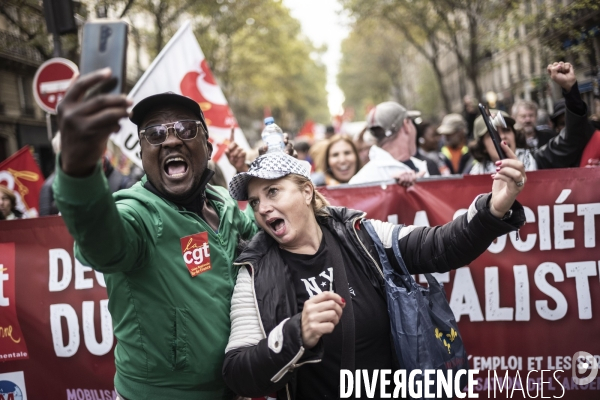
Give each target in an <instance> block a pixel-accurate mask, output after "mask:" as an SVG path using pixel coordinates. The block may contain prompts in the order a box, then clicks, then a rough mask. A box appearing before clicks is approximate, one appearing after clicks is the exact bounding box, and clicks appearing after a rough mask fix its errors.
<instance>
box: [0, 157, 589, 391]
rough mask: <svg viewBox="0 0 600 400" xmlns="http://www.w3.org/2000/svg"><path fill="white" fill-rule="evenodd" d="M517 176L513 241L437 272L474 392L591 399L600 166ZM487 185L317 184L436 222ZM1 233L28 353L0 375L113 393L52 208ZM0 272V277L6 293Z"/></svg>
mask: <svg viewBox="0 0 600 400" xmlns="http://www.w3.org/2000/svg"><path fill="white" fill-rule="evenodd" d="M528 178H529V180H528V182H527V185H526V187H525V190H524V191H523V193H522V194H521V195H520V196H519V201H520V202H521V203H522V204H523V205H524V206H525V207H526V208H525V210H526V216H527V221H528V223H527V224H526V225H525V226H524V227H523V228H522V229H521V230H520V232H519V240H517V237H516V234H511V235H507V236H505V237H503V238H500V239H499V240H498V241H497V243H496V244H494V245H493V246H491V247H490V249H489V250H488V251H486V252H485V253H484V254H483V255H482V256H481V257H479V258H478V259H477V260H475V261H474V262H472V263H471V264H470V265H468V266H466V267H463V268H461V269H459V270H457V271H453V272H451V273H450V274H447V275H441V276H439V279H440V280H442V281H445V282H446V293H447V295H448V298H449V299H450V304H451V306H452V308H453V310H454V313H455V315H456V316H457V317H459V318H460V322H459V326H460V329H461V334H462V336H463V340H464V342H465V347H466V349H467V352H468V353H469V354H470V362H471V368H474V369H480V370H481V372H480V373H479V374H478V375H476V378H478V380H479V384H478V386H477V387H476V388H475V390H476V392H478V393H479V398H482V399H485V398H514V399H529V398H534V397H535V393H536V391H537V393H538V396H537V397H538V398H541V397H542V395H543V396H544V397H545V398H548V397H552V396H556V398H562V399H567V400H587V399H590V400H591V399H597V398H598V397H599V394H600V392H599V388H600V385H599V384H598V383H599V379H598V378H596V379H594V380H592V381H591V383H589V384H585V385H576V384H574V382H573V381H572V379H571V376H572V369H573V368H572V367H573V365H575V366H576V367H580V366H582V363H581V362H578V363H573V362H572V359H571V358H572V356H573V354H574V353H575V352H577V351H586V352H588V353H590V354H591V355H593V356H596V358H597V359H599V358H600V341H598V340H597V337H598V334H599V333H600V326H599V325H598V323H597V322H595V320H594V313H598V312H599V311H600V309H599V307H600V302H599V299H600V280H599V271H598V268H599V260H600V256H599V252H598V250H597V249H598V243H597V241H596V237H597V236H598V235H597V234H596V233H597V232H598V227H597V225H596V222H597V223H598V224H600V221H598V218H597V217H596V216H597V215H599V214H600V192H598V191H597V190H595V188H596V187H597V185H598V182H599V181H600V169H593V168H592V169H572V170H551V171H538V172H535V173H529V174H528ZM490 189H491V179H490V178H489V177H488V176H473V177H464V178H462V179H456V180H441V181H428V182H419V183H418V184H417V185H416V186H415V187H413V188H410V189H408V190H407V189H404V188H401V187H398V186H397V185H387V186H385V187H381V186H380V185H376V186H370V187H350V188H343V189H332V190H323V193H324V194H325V195H326V196H327V197H328V198H329V199H330V200H331V201H332V203H334V204H338V205H341V204H343V205H345V206H348V207H351V208H356V209H362V210H365V211H367V212H368V216H369V217H371V218H377V219H382V220H391V221H394V222H395V221H397V222H400V223H407V224H413V223H415V222H416V223H417V224H420V225H436V224H442V223H445V222H448V221H450V220H451V219H452V218H453V217H454V215H455V214H458V213H460V212H462V211H461V210H466V209H467V208H468V207H469V205H470V203H471V202H472V201H473V199H474V198H475V196H476V195H478V194H480V193H487V192H489V191H490ZM0 243H3V244H10V245H9V246H14V249H15V256H14V258H15V266H16V267H15V275H16V278H15V281H14V282H15V285H16V291H15V299H16V318H17V320H18V323H19V325H20V328H21V331H22V335H23V338H24V340H25V342H26V343H27V350H28V356H29V359H27V360H14V359H13V360H8V361H5V362H0V381H2V380H5V379H4V378H5V377H13V376H21V375H22V376H23V379H21V381H22V382H24V383H19V386H21V387H20V389H21V391H24V390H25V388H24V385H25V383H26V384H27V387H26V391H27V394H28V395H29V396H30V397H31V398H32V399H38V398H49V399H57V400H59V399H67V400H70V399H102V400H105V399H112V398H113V396H114V393H113V383H112V382H113V376H114V364H113V356H112V349H113V345H114V342H113V336H112V334H110V332H111V329H112V326H111V323H110V318H108V314H107V309H106V305H107V300H106V299H107V294H106V290H105V288H104V287H103V283H104V282H103V279H102V275H100V274H96V273H95V272H93V271H92V270H91V269H89V267H86V266H83V265H81V264H80V263H79V262H77V261H76V260H75V259H74V258H73V252H72V246H73V240H72V239H71V237H70V236H69V235H68V232H67V230H66V228H65V227H64V225H63V223H62V220H61V219H60V217H48V218H39V219H29V220H20V221H0ZM2 249H4V247H3V248H2ZM2 254H4V251H3V252H2ZM0 263H4V261H0ZM11 279H12V278H11ZM7 282H8V281H0V284H4V294H5V295H6V293H7V291H6V290H7V289H6V288H7V286H6V285H7ZM0 310H1V311H0V315H2V314H4V313H5V308H3V307H0ZM14 332H15V331H14V330H13V336H14ZM15 338H16V336H15ZM0 340H1V339H0ZM0 343H2V342H0ZM2 349H3V347H2ZM576 369H577V368H576ZM559 370H562V371H563V372H559ZM542 371H543V372H542ZM576 372H577V373H578V374H579V376H585V375H589V373H590V371H587V372H586V371H584V372H585V373H584V372H581V373H579V371H576ZM488 373H489V375H488ZM19 374H21V375H19ZM494 374H495V375H496V377H497V379H496V382H495V384H494ZM554 374H556V375H554ZM488 376H489V377H490V379H491V384H490V385H488V384H487V383H488ZM11 379H14V378H11ZM21 381H20V382H21ZM515 382H516V385H515ZM542 382H543V383H542ZM500 384H502V385H503V388H502V391H500ZM494 386H495V387H496V389H495V394H494ZM488 388H489V390H490V391H489V392H488ZM542 388H543V393H541V389H542ZM563 391H564V396H561V395H562V394H563ZM24 398H25V399H26V397H24Z"/></svg>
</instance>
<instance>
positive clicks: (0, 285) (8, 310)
mask: <svg viewBox="0 0 600 400" xmlns="http://www.w3.org/2000/svg"><path fill="white" fill-rule="evenodd" d="M0 307H2V313H0V344H1V346H0V362H2V361H10V360H22V359H27V358H28V357H29V356H28V355H27V345H26V344H25V339H24V338H23V333H22V332H21V326H20V325H19V321H18V320H17V306H16V299H15V245H14V243H0Z"/></svg>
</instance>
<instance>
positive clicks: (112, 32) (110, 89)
mask: <svg viewBox="0 0 600 400" xmlns="http://www.w3.org/2000/svg"><path fill="white" fill-rule="evenodd" d="M127 32H128V25H127V23H126V22H124V21H110V20H99V21H93V22H86V23H85V25H84V26H83V41H82V46H81V60H80V63H79V70H80V72H81V75H84V74H87V73H90V72H93V71H95V70H98V69H102V68H106V67H109V68H110V69H111V71H112V76H111V79H110V80H109V81H107V82H104V83H102V84H99V85H97V86H95V87H93V88H92V89H90V90H89V91H88V93H87V94H86V97H91V96H94V95H97V94H101V93H109V94H120V93H124V91H125V70H126V69H125V68H126V64H127V63H126V61H127Z"/></svg>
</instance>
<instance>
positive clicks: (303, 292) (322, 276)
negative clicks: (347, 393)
mask: <svg viewBox="0 0 600 400" xmlns="http://www.w3.org/2000/svg"><path fill="white" fill-rule="evenodd" d="M321 229H322V231H323V239H322V240H321V245H320V247H319V250H317V252H316V253H315V254H313V255H306V254H294V253H290V252H287V251H285V250H281V255H282V257H283V259H284V260H285V262H286V264H287V266H288V268H289V269H290V272H291V275H292V279H293V281H294V286H295V288H296V297H297V299H298V311H299V312H302V309H303V308H304V302H305V301H306V300H308V299H309V298H311V297H313V296H316V295H317V294H319V293H321V292H324V291H327V290H330V287H332V288H333V291H334V292H335V288H336V283H335V282H333V262H332V260H331V251H330V249H331V247H332V246H338V247H339V248H340V252H341V254H342V258H343V262H344V266H345V268H346V275H347V277H348V284H349V290H350V295H351V297H352V306H353V308H354V321H355V322H354V326H355V330H356V331H355V340H356V343H355V368H356V369H366V370H369V371H370V372H369V376H372V370H374V369H384V368H385V369H392V345H391V341H390V320H389V316H388V313H387V304H386V300H385V298H384V297H383V296H382V294H379V293H378V292H377V290H376V289H375V288H374V287H373V285H372V284H371V283H370V282H369V279H368V277H367V276H366V275H365V273H364V272H363V271H362V270H361V267H360V266H358V265H354V263H355V262H358V260H353V259H351V258H350V257H349V256H348V254H346V252H345V251H344V249H343V247H341V246H340V245H339V243H338V241H337V240H336V239H335V237H334V236H333V234H332V233H331V232H329V231H328V229H327V228H326V227H325V226H321ZM330 285H331V286H330ZM322 341H323V346H324V355H323V359H322V361H321V362H320V363H315V364H305V365H303V366H301V367H300V368H299V369H298V370H297V371H298V372H297V374H298V377H297V378H298V380H297V382H298V384H297V391H296V395H297V399H298V400H308V399H311V400H312V399H337V398H339V394H340V391H339V384H340V382H339V380H340V363H341V352H342V329H341V323H340V324H338V325H337V326H336V327H335V329H334V331H333V332H332V333H331V334H329V335H324V336H323V337H322ZM361 392H362V393H361V394H363V395H364V390H362V391H361ZM376 396H379V389H378V390H377V391H376ZM377 398H378V397H377Z"/></svg>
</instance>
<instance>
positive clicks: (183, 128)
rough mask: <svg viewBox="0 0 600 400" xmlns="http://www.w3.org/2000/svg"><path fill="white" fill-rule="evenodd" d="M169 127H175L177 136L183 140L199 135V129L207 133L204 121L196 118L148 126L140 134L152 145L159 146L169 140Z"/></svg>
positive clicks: (174, 130)
mask: <svg viewBox="0 0 600 400" xmlns="http://www.w3.org/2000/svg"><path fill="white" fill-rule="evenodd" d="M169 129H173V132H174V133H175V136H177V137H178V138H179V139H181V140H192V139H194V138H195V137H196V136H197V135H198V130H199V129H201V130H202V132H203V133H204V134H205V135H206V131H205V130H204V126H203V125H202V122H200V121H194V120H184V121H175V122H171V123H168V124H160V125H153V126H148V127H146V128H144V129H142V130H141V131H140V135H143V136H144V137H145V138H146V140H147V141H148V143H150V144H151V145H153V146H158V145H161V144H163V143H164V142H165V140H167V137H168V136H169Z"/></svg>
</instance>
